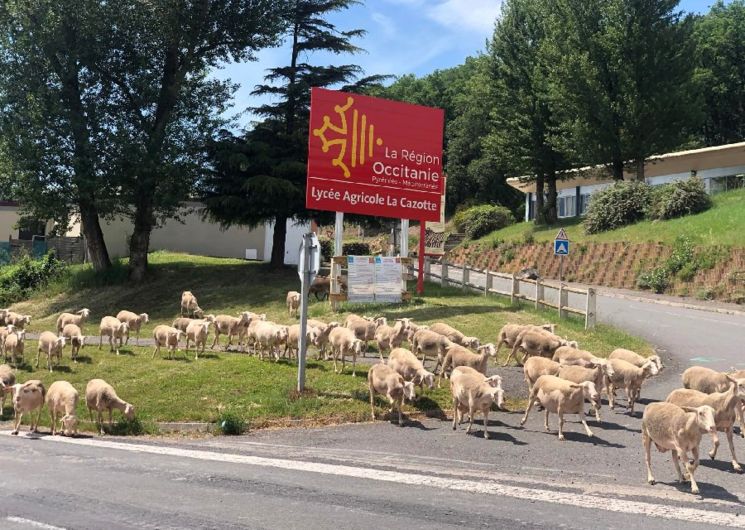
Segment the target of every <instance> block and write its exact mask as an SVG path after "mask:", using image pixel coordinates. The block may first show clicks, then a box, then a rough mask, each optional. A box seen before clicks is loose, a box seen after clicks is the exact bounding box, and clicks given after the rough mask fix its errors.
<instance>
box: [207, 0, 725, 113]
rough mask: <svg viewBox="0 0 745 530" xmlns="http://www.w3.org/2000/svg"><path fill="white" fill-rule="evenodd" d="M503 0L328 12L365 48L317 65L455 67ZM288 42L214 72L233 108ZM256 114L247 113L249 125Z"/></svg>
mask: <svg viewBox="0 0 745 530" xmlns="http://www.w3.org/2000/svg"><path fill="white" fill-rule="evenodd" d="M713 3H714V0H682V1H681V2H680V9H681V10H682V11H686V12H690V13H705V12H707V11H708V10H709V7H710V6H711V5H712V4H713ZM500 5H501V1H500V0H367V1H366V2H364V3H362V4H360V5H357V6H353V7H351V8H350V9H348V10H346V11H342V12H339V13H335V14H334V15H333V16H332V17H330V20H331V22H333V23H334V24H335V25H336V26H337V28H338V29H340V30H349V29H358V28H359V29H364V30H366V31H367V35H365V37H363V38H361V39H357V40H356V41H355V44H356V45H357V46H359V47H361V48H364V49H365V50H366V53H362V54H359V55H357V56H346V57H344V56H341V57H340V56H333V55H331V56H328V55H317V56H313V57H311V58H310V59H312V60H313V62H314V63H319V64H343V63H341V62H340V61H343V62H345V63H348V64H349V63H352V64H359V65H360V66H362V68H363V69H364V70H365V73H366V74H367V75H371V74H390V75H395V76H400V75H404V74H415V75H416V76H423V75H426V74H428V73H430V72H432V71H434V70H437V69H444V68H450V67H453V66H457V65H459V64H461V63H463V61H464V60H465V58H466V57H468V56H469V55H476V54H478V53H479V52H480V51H483V50H484V48H485V43H486V40H487V39H488V38H489V37H490V35H491V33H492V31H493V29H494V21H495V20H496V18H497V17H498V15H499V12H500ZM288 55H289V52H288V46H287V45H284V46H280V47H279V48H272V49H267V50H262V51H261V52H260V53H259V54H258V55H257V59H258V60H257V61H254V62H249V63H242V64H230V65H227V66H226V67H225V68H223V69H221V70H219V71H218V72H216V73H215V77H217V78H220V79H226V78H229V79H231V80H232V81H233V82H235V83H238V84H239V85H240V88H239V90H238V92H237V94H236V97H235V106H234V108H233V113H236V112H243V111H244V109H246V108H248V107H253V106H258V105H260V104H261V103H263V102H264V101H265V100H261V99H259V98H257V97H255V96H251V91H252V90H253V88H254V86H255V85H257V84H259V83H262V77H263V76H264V73H265V70H266V69H267V68H271V67H274V66H279V65H282V64H286V63H287V62H288ZM254 118H255V117H254V116H253V115H252V114H251V113H244V114H242V115H241V118H240V119H239V123H240V124H241V125H243V126H246V125H247V124H248V123H249V122H250V121H251V120H252V119H254Z"/></svg>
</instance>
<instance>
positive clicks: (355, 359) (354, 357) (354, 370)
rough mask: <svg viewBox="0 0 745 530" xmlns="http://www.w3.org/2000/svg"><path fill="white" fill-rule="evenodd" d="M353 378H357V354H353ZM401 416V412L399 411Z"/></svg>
mask: <svg viewBox="0 0 745 530" xmlns="http://www.w3.org/2000/svg"><path fill="white" fill-rule="evenodd" d="M352 377H357V352H356V351H354V352H353V353H352ZM399 414H400V411H399Z"/></svg>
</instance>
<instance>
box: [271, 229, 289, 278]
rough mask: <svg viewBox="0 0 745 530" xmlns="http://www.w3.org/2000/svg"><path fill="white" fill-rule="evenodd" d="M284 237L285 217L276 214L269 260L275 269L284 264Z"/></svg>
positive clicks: (285, 235) (285, 230)
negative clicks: (270, 259) (270, 258)
mask: <svg viewBox="0 0 745 530" xmlns="http://www.w3.org/2000/svg"><path fill="white" fill-rule="evenodd" d="M285 237H287V217H284V216H277V217H276V218H275V219H274V238H273V241H272V262H271V263H272V267H274V268H275V269H276V268H280V267H284V264H285Z"/></svg>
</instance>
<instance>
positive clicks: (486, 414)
mask: <svg viewBox="0 0 745 530" xmlns="http://www.w3.org/2000/svg"><path fill="white" fill-rule="evenodd" d="M490 408H491V407H488V406H487V407H486V408H484V410H483V413H484V438H486V439H487V440H488V439H489V409H490Z"/></svg>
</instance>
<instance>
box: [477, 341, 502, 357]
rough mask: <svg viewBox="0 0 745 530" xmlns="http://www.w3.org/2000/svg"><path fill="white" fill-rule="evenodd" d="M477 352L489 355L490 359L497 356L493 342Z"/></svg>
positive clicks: (481, 347) (480, 347)
mask: <svg viewBox="0 0 745 530" xmlns="http://www.w3.org/2000/svg"><path fill="white" fill-rule="evenodd" d="M476 351H477V352H478V353H486V354H487V355H489V357H494V356H495V355H497V347H496V346H494V344H493V343H491V342H488V343H486V344H484V345H483V346H479V347H478V348H477V349H476Z"/></svg>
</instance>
